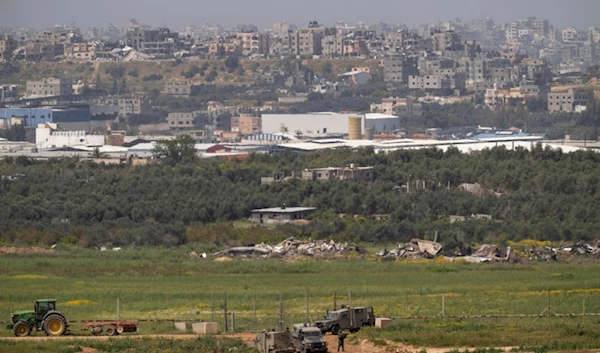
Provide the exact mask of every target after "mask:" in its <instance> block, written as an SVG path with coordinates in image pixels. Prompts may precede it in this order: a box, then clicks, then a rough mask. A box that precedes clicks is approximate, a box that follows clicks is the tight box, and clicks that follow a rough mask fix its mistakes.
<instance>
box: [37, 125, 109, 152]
mask: <svg viewBox="0 0 600 353" xmlns="http://www.w3.org/2000/svg"><path fill="white" fill-rule="evenodd" d="M35 144H36V146H37V148H38V149H40V150H44V149H50V148H60V147H70V146H76V145H85V146H103V145H104V135H88V134H87V133H86V132H85V131H56V130H54V129H51V128H48V127H47V126H45V125H44V124H40V125H39V126H38V128H37V129H36V130H35Z"/></svg>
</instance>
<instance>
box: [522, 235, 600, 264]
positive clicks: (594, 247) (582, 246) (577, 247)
mask: <svg viewBox="0 0 600 353" xmlns="http://www.w3.org/2000/svg"><path fill="white" fill-rule="evenodd" d="M527 254H528V255H529V258H530V259H531V260H546V261H556V260H558V254H572V255H595V254H600V240H595V241H594V242H592V243H591V244H590V243H586V242H584V241H580V242H577V243H574V244H570V245H561V246H559V247H557V248H553V247H550V246H538V247H535V248H533V249H532V250H531V251H528V252H527Z"/></svg>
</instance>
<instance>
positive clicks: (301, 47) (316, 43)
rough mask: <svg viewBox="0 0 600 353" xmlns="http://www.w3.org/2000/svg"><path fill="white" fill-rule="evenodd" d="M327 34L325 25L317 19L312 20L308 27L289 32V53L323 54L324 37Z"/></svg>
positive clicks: (296, 54)
mask: <svg viewBox="0 0 600 353" xmlns="http://www.w3.org/2000/svg"><path fill="white" fill-rule="evenodd" d="M324 36H325V27H323V26H321V25H319V24H318V23H317V22H316V21H311V22H310V23H309V25H308V28H303V29H300V30H297V31H295V32H290V33H288V37H287V42H288V45H287V46H288V48H289V49H288V53H289V55H293V56H304V57H307V56H312V55H321V51H322V47H321V45H322V43H321V41H322V39H323V37H324Z"/></svg>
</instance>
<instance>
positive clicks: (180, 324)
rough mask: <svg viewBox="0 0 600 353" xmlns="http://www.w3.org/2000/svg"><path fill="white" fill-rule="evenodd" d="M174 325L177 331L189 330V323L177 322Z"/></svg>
mask: <svg viewBox="0 0 600 353" xmlns="http://www.w3.org/2000/svg"><path fill="white" fill-rule="evenodd" d="M174 325H175V329H176V330H177V331H183V332H185V331H187V324H186V323H185V322H175V323H174Z"/></svg>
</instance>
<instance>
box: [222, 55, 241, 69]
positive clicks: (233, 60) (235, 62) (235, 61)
mask: <svg viewBox="0 0 600 353" xmlns="http://www.w3.org/2000/svg"><path fill="white" fill-rule="evenodd" d="M238 66H240V59H239V58H238V57H237V56H228V57H227V59H225V67H226V68H228V69H230V70H235V69H237V68H238Z"/></svg>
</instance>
